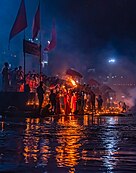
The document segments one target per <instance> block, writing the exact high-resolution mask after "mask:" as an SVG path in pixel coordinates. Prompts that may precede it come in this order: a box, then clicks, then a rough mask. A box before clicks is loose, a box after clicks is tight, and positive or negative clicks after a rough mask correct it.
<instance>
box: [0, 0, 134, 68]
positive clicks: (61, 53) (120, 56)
mask: <svg viewBox="0 0 136 173" xmlns="http://www.w3.org/2000/svg"><path fill="white" fill-rule="evenodd" d="M41 3H42V10H41V11H42V12H41V13H42V26H41V28H42V44H43V46H44V45H45V43H46V42H47V40H48V39H49V38H50V30H51V25H52V19H53V18H55V19H56V25H57V38H58V40H57V47H56V49H55V50H54V51H53V52H51V53H50V54H49V57H50V59H51V60H50V62H51V65H52V67H53V68H55V67H56V66H57V65H58V64H57V63H58V62H59V63H60V61H61V63H62V66H66V67H67V66H70V67H74V68H79V69H80V70H82V71H84V70H86V69H87V68H92V67H96V68H97V67H98V68H102V67H100V65H99V64H104V62H106V60H107V59H108V58H110V57H115V58H117V60H118V62H120V63H121V62H124V61H129V62H130V63H132V64H133V65H135V64H136V0H41ZM19 4H20V0H10V1H9V0H3V1H2V2H0V6H1V9H2V10H1V12H0V18H1V21H0V25H1V26H2V27H1V28H0V31H1V32H0V39H1V47H0V51H3V50H5V49H7V40H8V34H9V32H10V28H11V26H12V24H13V21H14V19H15V16H16V13H17V10H18V6H19ZM37 4H38V0H26V8H27V16H28V23H29V27H28V29H27V31H26V34H27V37H29V38H30V37H31V25H32V18H33V15H34V13H35V10H36V6H37ZM21 40H22V34H19V35H18V36H17V37H16V38H14V39H13V40H12V43H11V50H12V51H13V52H17V54H18V52H20V49H21V47H22V44H21ZM17 42H18V44H17ZM73 60H74V61H73Z"/></svg>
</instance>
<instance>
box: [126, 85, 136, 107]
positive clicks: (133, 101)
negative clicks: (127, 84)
mask: <svg viewBox="0 0 136 173" xmlns="http://www.w3.org/2000/svg"><path fill="white" fill-rule="evenodd" d="M124 102H125V103H126V104H127V105H128V106H129V108H132V107H135V106H136V88H133V89H130V90H129V91H128V96H127V98H124Z"/></svg>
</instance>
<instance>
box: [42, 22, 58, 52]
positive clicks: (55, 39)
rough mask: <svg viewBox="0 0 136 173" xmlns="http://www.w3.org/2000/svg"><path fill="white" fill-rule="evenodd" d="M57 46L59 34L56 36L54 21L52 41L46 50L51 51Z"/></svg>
mask: <svg viewBox="0 0 136 173" xmlns="http://www.w3.org/2000/svg"><path fill="white" fill-rule="evenodd" d="M56 44H57V34H56V25H55V21H54V22H53V26H52V33H51V41H50V43H49V44H48V45H47V47H46V48H45V49H44V50H45V51H51V50H52V49H54V48H55V47H56Z"/></svg>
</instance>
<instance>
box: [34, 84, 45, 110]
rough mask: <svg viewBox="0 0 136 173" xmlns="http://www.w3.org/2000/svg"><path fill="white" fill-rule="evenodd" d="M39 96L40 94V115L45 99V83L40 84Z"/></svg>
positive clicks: (38, 88)
mask: <svg viewBox="0 0 136 173" xmlns="http://www.w3.org/2000/svg"><path fill="white" fill-rule="evenodd" d="M36 91H37V94H38V100H39V113H40V111H41V108H42V104H43V99H44V93H45V92H44V90H43V82H40V85H39V86H38V87H37V90H36Z"/></svg>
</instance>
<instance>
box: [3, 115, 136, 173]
mask: <svg viewBox="0 0 136 173" xmlns="http://www.w3.org/2000/svg"><path fill="white" fill-rule="evenodd" d="M0 172H2V173H16V172H19V173H92V172H94V173H97V172H100V173H106V172H108V173H114V172H117V173H125V172H126V173H130V172H136V117H134V116H127V117H121V116H113V117H112V116H105V117H94V118H92V116H91V115H83V116H81V115H80V116H79V115H78V116H76V115H75V116H54V117H53V116H52V117H45V118H23V117H20V116H19V115H18V117H10V118H9V117H5V118H3V119H2V118H1V119H0Z"/></svg>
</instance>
